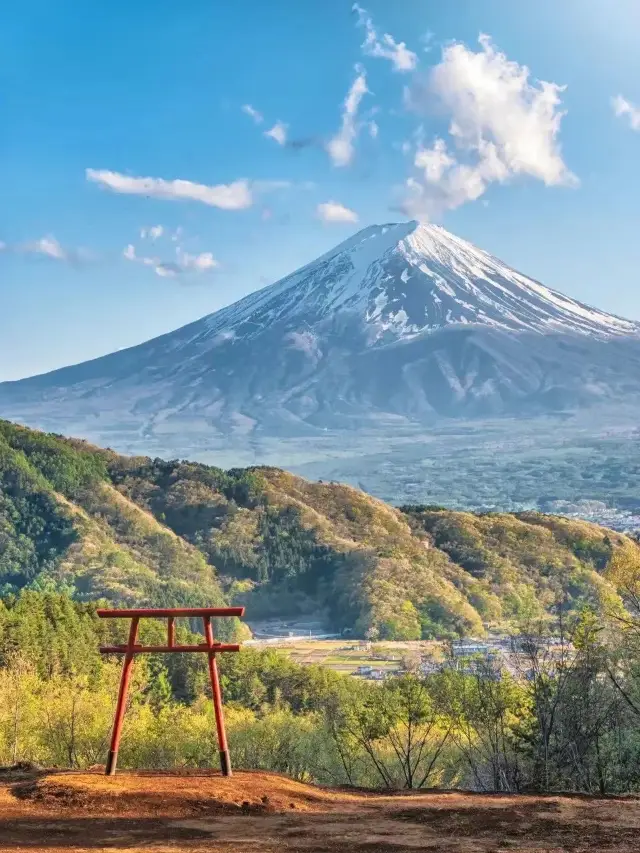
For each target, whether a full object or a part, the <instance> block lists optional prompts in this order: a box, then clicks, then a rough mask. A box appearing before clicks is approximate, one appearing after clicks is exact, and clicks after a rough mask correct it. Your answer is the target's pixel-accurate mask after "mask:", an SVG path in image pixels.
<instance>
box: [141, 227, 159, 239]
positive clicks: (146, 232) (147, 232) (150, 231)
mask: <svg viewBox="0 0 640 853" xmlns="http://www.w3.org/2000/svg"><path fill="white" fill-rule="evenodd" d="M163 234H164V226H163V225H149V226H148V227H147V228H141V229H140V238H141V239H142V240H147V239H148V240H151V241H152V242H154V243H155V241H156V240H158V239H159V238H160V237H162V235H163Z"/></svg>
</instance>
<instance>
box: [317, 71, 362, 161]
mask: <svg viewBox="0 0 640 853" xmlns="http://www.w3.org/2000/svg"><path fill="white" fill-rule="evenodd" d="M356 72H357V75H358V76H357V77H356V79H355V80H354V81H353V83H352V84H351V87H350V89H349V92H348V93H347V97H346V98H345V99H344V103H343V108H342V124H341V126H340V130H339V131H338V133H337V134H336V135H335V136H334V137H333V138H332V139H330V140H329V142H328V143H327V152H328V154H329V157H331V160H332V162H333V165H334V166H348V165H349V163H351V161H352V160H353V155H354V151H355V148H354V141H355V138H356V136H357V135H358V129H359V127H358V123H357V116H358V107H359V106H360V101H361V100H362V99H363V97H364V96H365V95H366V94H367V92H368V91H369V90H368V89H367V77H366V74H365V72H364V69H363V68H361V67H360V66H356Z"/></svg>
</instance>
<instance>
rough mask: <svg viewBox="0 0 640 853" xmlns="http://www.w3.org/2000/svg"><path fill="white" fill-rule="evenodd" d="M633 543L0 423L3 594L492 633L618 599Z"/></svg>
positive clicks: (403, 631)
mask: <svg viewBox="0 0 640 853" xmlns="http://www.w3.org/2000/svg"><path fill="white" fill-rule="evenodd" d="M622 552H624V553H626V554H629V555H631V557H632V558H633V559H635V557H636V556H638V557H640V548H639V547H638V545H637V544H636V543H635V542H634V541H632V540H631V539H629V538H628V537H625V536H623V535H622V534H618V533H614V532H612V531H607V530H605V529H604V528H601V527H598V526H597V525H593V524H589V523H587V522H580V521H573V520H567V519H561V518H557V517H553V516H543V515H540V514H538V513H521V514H517V515H511V514H505V513H492V514H483V515H476V514H473V513H465V512H453V511H449V510H434V509H429V508H424V507H404V508H402V509H399V508H395V507H392V506H389V505H388V504H385V503H383V502H382V501H379V500H376V499H375V498H373V497H371V496H370V495H367V494H365V493H364V492H361V491H359V490H358V489H354V488H351V487H349V486H345V485H340V484H334V483H332V484H324V483H312V482H309V481H307V480H304V479H302V478H300V477H296V476H294V475H292V474H289V473H287V472H285V471H281V470H279V469H276V468H256V469H237V470H231V471H223V470H221V469H218V468H213V467H210V466H206V465H199V464H196V463H189V462H179V461H173V462H166V461H163V460H160V459H154V460H152V459H147V458H144V457H133V458H127V457H123V456H120V455H118V454H116V453H113V452H112V451H104V450H100V449H98V448H94V447H91V446H90V445H88V444H86V443H85V442H79V441H74V440H66V439H62V438H60V437H56V436H49V435H44V434H42V433H37V432H34V431H31V430H27V429H25V428H23V427H15V426H13V425H11V424H8V423H6V422H0V589H2V588H3V585H4V589H5V591H7V590H9V591H10V590H17V589H20V588H21V587H24V586H29V585H35V586H36V587H43V586H44V587H45V588H46V587H47V584H53V585H54V586H55V585H58V586H62V587H70V588H72V589H74V590H75V594H76V596H78V597H81V598H85V599H93V598H99V597H106V598H108V599H110V600H112V601H117V602H121V603H124V604H134V603H142V604H147V605H162V604H165V605H169V604H180V603H185V604H186V603H190V604H199V603H203V604H204V603H205V602H206V603H221V602H222V601H224V600H230V599H233V600H237V601H242V602H244V603H246V605H247V607H248V608H249V614H250V615H251V616H253V617H254V618H258V617H260V616H266V615H279V616H286V615H294V614H297V613H300V612H301V611H302V612H309V613H313V614H316V615H318V616H324V617H325V618H326V620H327V622H328V624H330V625H331V626H332V627H334V628H335V629H338V630H342V629H345V628H350V629H352V630H353V631H354V632H355V633H356V634H357V635H363V636H364V635H366V636H369V637H372V638H376V637H379V638H380V639H416V638H419V637H422V638H429V637H434V636H451V635H455V634H464V633H466V634H481V633H482V632H483V631H484V630H485V629H486V627H487V626H502V625H505V624H506V623H508V622H509V621H510V620H520V619H522V618H524V617H533V616H536V617H539V616H541V615H543V614H544V613H547V612H549V611H550V609H551V608H552V606H553V605H554V603H556V602H557V601H558V600H560V599H563V600H565V601H567V602H568V603H569V605H570V606H576V607H577V606H579V605H580V604H581V603H584V602H587V603H592V604H598V603H601V602H602V600H603V599H606V600H607V601H608V602H609V604H610V605H615V606H619V605H620V600H619V599H618V598H616V590H615V587H616V581H615V577H616V575H615V572H612V571H609V572H608V573H607V571H608V567H610V566H611V565H615V564H616V561H617V560H619V557H618V555H619V554H620V553H622Z"/></svg>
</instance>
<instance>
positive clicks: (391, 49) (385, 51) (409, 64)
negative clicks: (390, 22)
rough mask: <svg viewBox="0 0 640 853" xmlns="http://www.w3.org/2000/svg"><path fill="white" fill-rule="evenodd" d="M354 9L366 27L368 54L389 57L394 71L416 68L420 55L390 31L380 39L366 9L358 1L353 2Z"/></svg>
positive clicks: (365, 42)
mask: <svg viewBox="0 0 640 853" xmlns="http://www.w3.org/2000/svg"><path fill="white" fill-rule="evenodd" d="M352 9H353V11H354V12H357V13H358V25H359V26H361V27H364V29H365V31H366V37H365V40H364V41H363V43H362V50H363V52H364V53H365V54H367V56H375V57H378V58H380V59H388V60H389V61H390V62H391V63H392V65H393V70H394V71H400V72H407V71H413V70H414V69H415V68H416V66H417V64H418V56H417V54H415V53H414V52H413V51H412V50H409V48H408V47H407V46H406V44H405V43H404V42H403V41H401V42H396V40H395V39H394V38H393V36H390V35H389V33H385V34H384V35H383V36H382V39H380V38H379V36H378V33H377V32H376V29H375V27H374V26H373V21H372V20H371V18H370V17H369V14H368V13H367V11H366V9H363V8H362V6H359V5H358V4H357V3H354V4H353V6H352Z"/></svg>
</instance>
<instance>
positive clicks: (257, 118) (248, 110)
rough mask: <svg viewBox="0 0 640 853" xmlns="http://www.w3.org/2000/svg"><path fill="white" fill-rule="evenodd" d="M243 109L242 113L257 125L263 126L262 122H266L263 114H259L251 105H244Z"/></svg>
mask: <svg viewBox="0 0 640 853" xmlns="http://www.w3.org/2000/svg"><path fill="white" fill-rule="evenodd" d="M241 109H242V112H243V113H246V115H248V116H249V117H250V118H252V119H253V120H254V121H255V123H256V124H262V122H263V121H264V116H263V115H262V113H261V112H258V110H256V109H255V108H254V107H252V106H251V104H243V105H242V107H241Z"/></svg>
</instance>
